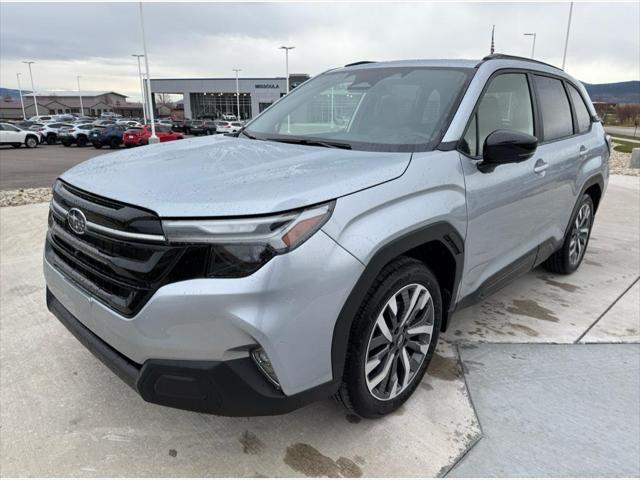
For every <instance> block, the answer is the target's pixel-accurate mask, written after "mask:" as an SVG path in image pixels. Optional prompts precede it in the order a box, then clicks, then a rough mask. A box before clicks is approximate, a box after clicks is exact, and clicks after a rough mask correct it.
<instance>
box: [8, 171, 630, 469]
mask: <svg viewBox="0 0 640 480" xmlns="http://www.w3.org/2000/svg"><path fill="white" fill-rule="evenodd" d="M639 202H640V179H637V178H635V179H634V178H631V177H612V178H611V181H610V185H609V191H608V192H607V194H606V196H605V198H604V200H603V203H602V205H601V208H600V210H599V212H598V215H597V219H596V224H595V226H594V232H593V238H592V241H591V244H590V246H589V250H588V253H587V257H586V259H585V263H584V264H583V266H582V268H581V269H580V271H579V272H577V273H575V274H574V275H571V276H569V277H556V276H552V275H549V274H548V273H546V272H544V271H542V270H536V271H534V272H532V273H530V274H529V275H527V276H525V277H524V278H522V279H520V280H518V281H516V282H514V283H513V284H512V285H510V286H509V287H507V288H506V289H504V290H503V291H501V292H499V293H497V294H496V295H494V296H493V297H492V298H489V299H487V301H485V302H484V303H482V304H480V305H478V306H476V307H472V308H470V309H467V310H463V311H461V312H459V313H457V314H456V315H455V317H454V318H453V322H452V324H451V327H450V331H449V332H447V334H445V335H444V336H443V339H442V341H441V344H440V345H439V347H438V351H437V356H436V357H435V359H434V362H433V363H432V365H431V366H430V368H429V372H428V375H427V376H426V377H425V379H424V381H423V383H422V385H421V388H419V389H418V391H417V394H416V395H415V396H414V398H412V399H411V400H410V401H409V402H408V403H407V404H406V405H405V406H404V407H403V408H402V409H401V410H400V411H399V412H398V413H396V414H394V415H391V416H390V417H388V418H385V419H381V420H377V421H366V420H361V419H358V418H354V417H351V416H349V415H346V413H345V411H344V410H343V409H342V408H341V407H340V406H338V405H337V404H335V403H334V402H333V401H331V400H327V401H323V402H319V403H316V404H314V405H310V406H308V407H306V408H304V409H302V410H299V411H297V412H293V413H291V414H289V415H284V416H280V417H267V418H235V419H229V418H222V417H214V416H207V415H201V414H197V413H191V412H183V411H178V410H173V409H169V408H164V407H160V406H156V405H151V404H147V403H145V402H143V401H142V400H141V399H139V398H138V397H137V396H136V395H135V394H134V393H133V391H131V390H130V389H129V388H128V387H126V386H125V385H124V384H123V383H122V382H121V381H120V380H119V379H118V378H116V377H115V376H114V375H113V374H112V373H111V372H110V371H109V370H108V369H107V368H105V367H104V366H103V365H102V364H100V362H99V361H98V360H96V359H95V358H94V357H93V356H92V355H91V354H90V353H89V352H88V351H86V350H85V349H84V348H83V347H82V346H81V345H80V344H79V343H78V342H77V341H76V340H75V339H74V338H73V337H72V336H71V335H70V334H69V333H68V332H67V331H66V329H65V328H64V327H63V326H62V325H60V324H59V323H58V321H57V320H56V319H55V318H53V317H52V316H51V315H50V314H49V313H48V312H47V311H46V307H45V305H44V282H43V279H42V273H41V255H42V243H43V239H44V235H45V229H46V214H47V206H46V205H44V204H39V205H30V206H24V207H8V208H2V209H0V233H1V235H0V278H1V282H0V373H1V374H0V423H1V432H2V435H0V459H1V461H0V475H2V476H34V475H39V476H124V475H127V476H261V475H267V476H433V475H438V474H445V473H447V472H449V471H450V469H451V468H454V469H453V470H452V471H451V473H454V474H457V472H463V471H464V470H463V469H464V468H469V467H465V462H467V461H470V459H472V458H473V457H472V454H473V453H474V451H476V449H478V448H480V447H481V446H482V445H483V443H487V442H485V440H487V439H488V438H490V437H489V436H488V432H484V436H482V435H483V434H482V432H481V429H480V426H481V425H484V422H483V416H484V415H486V414H485V413H484V411H483V410H479V411H478V414H479V419H478V418H477V417H476V414H475V412H474V410H473V406H472V403H471V401H472V400H473V401H474V402H475V398H474V397H473V395H474V392H475V390H474V388H473V387H472V389H471V397H470V395H469V392H468V391H467V388H466V386H465V380H466V379H467V378H468V375H470V374H471V370H470V369H471V368H475V369H477V372H478V373H479V374H480V373H482V376H478V377H477V379H479V380H478V382H476V383H474V385H476V384H477V385H478V386H479V388H486V385H489V384H488V383H486V382H485V380H482V379H484V378H489V379H490V378H491V372H492V370H493V369H494V366H493V365H494V364H495V362H494V363H493V364H489V363H487V364H485V365H478V364H475V365H474V364H472V363H469V362H468V358H465V357H464V350H461V351H463V360H465V365H466V367H465V368H466V371H467V373H466V376H467V378H465V375H464V374H463V370H462V368H461V367H460V359H459V358H458V345H457V344H460V345H469V344H472V345H474V344H475V345H479V344H481V343H485V342H491V343H496V342H497V343H531V342H533V343H567V344H573V343H574V342H585V343H590V342H599V341H605V342H612V341H614V342H636V343H637V342H638V341H640V338H639V335H640V334H639V332H640V307H639V306H638V303H637V302H636V301H635V299H636V297H637V295H638V289H637V285H638V284H637V279H638V275H639V274H640V252H639V248H638V238H639V232H640V215H639V207H638V205H639ZM634 295H635V296H634ZM480 347H481V348H483V347H484V346H483V345H480ZM487 347H491V345H487ZM498 347H499V345H498ZM512 347H513V346H512V345H504V348H505V350H504V352H507V351H508V350H507V349H508V348H512ZM540 347H543V345H540ZM584 347H585V346H584V345H572V346H567V347H566V348H568V349H580V348H584ZM587 347H590V345H587ZM626 347H627V346H625V345H612V348H613V349H614V350H611V351H610V352H609V353H607V354H606V355H605V357H606V356H610V357H612V358H616V356H618V358H622V356H624V355H631V356H633V355H634V353H633V351H632V353H629V354H627V353H624V352H626V351H627V350H623V349H625V348H626ZM460 348H461V349H462V347H460ZM496 348H497V347H496ZM616 348H620V350H615V349H616ZM496 351H498V350H496ZM583 351H587V350H583ZM511 353H513V352H511ZM496 355H497V354H496ZM516 355H517V354H516ZM527 355H528V354H527ZM598 355H600V356H602V355H604V354H600V353H599V354H598ZM523 356H524V355H523ZM600 356H597V357H598V358H600ZM496 358H498V357H496ZM527 358H528V359H529V360H528V361H523V362H524V363H523V364H522V365H523V370H521V372H525V373H526V372H528V371H530V369H531V368H534V367H535V363H536V362H537V361H538V360H537V359H538V358H539V357H538V356H536V355H534V354H531V355H528V356H527ZM543 358H544V355H543ZM567 358H568V357H567ZM472 361H474V360H473V359H472ZM498 361H499V359H497V360H496V362H498ZM480 363H483V362H480ZM581 365H582V364H581ZM596 366H597V365H596V362H591V363H589V362H586V363H584V372H585V375H587V374H589V373H590V372H591V373H594V374H598V373H599V374H600V375H607V372H604V371H603V370H597V369H596V370H594V368H595V367H596ZM549 368H550V369H552V368H553V365H550V366H549ZM621 368H622V367H621ZM625 368H626V367H625ZM625 368H622V373H620V375H622V376H623V377H624V379H626V378H627V376H624V375H627V374H628V373H629V372H631V373H633V370H632V368H635V367H633V365H632V366H631V367H629V368H630V369H631V370H628V369H625ZM627 370H628V372H627ZM624 372H627V373H624ZM512 373H513V375H518V372H516V371H515V370H514V371H513V372H512ZM622 376H621V377H619V378H620V381H621V382H622V381H624V379H623V378H622ZM563 378H565V379H570V375H569V376H566V375H565V376H564V377H563ZM566 381H567V382H568V381H569V380H566ZM558 382H559V383H557V385H559V386H558V387H557V388H565V389H568V390H567V392H571V391H572V390H571V388H569V386H568V385H570V383H562V379H561V380H558ZM576 388H577V387H576ZM581 388H582V387H581ZM604 390H606V388H605V386H602V387H599V389H597V390H594V394H593V395H595V396H594V397H593V398H594V399H595V400H594V401H596V400H598V398H599V397H598V395H601V394H602V392H603V391H604ZM578 391H580V390H576V392H578ZM514 392H515V391H514ZM514 392H512V393H514ZM533 392H534V394H532V395H534V396H533V398H534V399H535V398H536V397H535V395H537V393H535V391H533ZM598 392H600V393H598ZM515 393H517V392H515ZM518 398H520V399H522V395H520V396H519V397H518ZM573 398H574V400H573V401H574V403H575V402H578V403H580V402H581V397H580V396H574V397H573ZM515 400H517V398H515V397H514V401H515ZM627 400H628V402H629V403H627V404H625V405H630V406H631V408H634V407H635V409H636V411H637V410H638V409H639V408H640V405H639V404H638V402H637V401H636V400H634V397H629V398H628V399H627ZM505 401H506V400H505ZM598 401H599V400H598ZM634 402H635V403H634ZM596 404H597V402H596ZM521 405H522V407H521V410H514V409H502V410H500V412H501V416H500V418H501V419H502V420H501V421H502V422H503V423H504V425H505V428H511V431H512V432H513V431H514V427H513V425H516V424H517V423H516V421H517V419H518V418H519V415H521V414H522V412H524V413H531V412H528V409H529V408H532V406H531V404H529V406H527V404H526V403H522V404H521ZM625 408H626V407H625ZM585 409H586V406H585ZM584 411H585V412H586V411H587V410H584ZM589 411H590V412H591V413H590V415H596V416H598V415H600V416H598V420H599V422H596V423H598V425H608V423H607V418H608V417H605V416H603V415H604V413H599V412H598V411H595V412H594V411H591V410H589ZM634 418H635V417H633V416H630V417H628V420H629V421H632V420H633V419H634ZM543 420H544V419H543ZM561 420H562V419H561V418H560V420H557V419H555V418H554V419H553V420H551V419H549V421H542V423H540V428H554V429H557V428H563V429H571V428H574V427H575V426H572V425H573V424H572V423H571V422H565V423H561ZM600 420H602V421H600ZM487 421H488V420H487ZM559 421H560V423H558V422H559ZM487 425H488V424H487ZM509 425H511V427H509ZM599 428H601V427H599ZM595 433H597V432H595ZM521 437H522V436H521ZM531 438H536V437H531ZM538 438H542V437H538ZM549 438H551V437H549ZM553 438H555V439H556V440H555V441H556V442H563V441H565V440H564V439H568V438H569V439H570V438H572V437H570V436H569V437H562V436H560V437H553ZM606 438H607V439H608V441H609V442H611V444H612V445H617V444H620V442H624V441H626V442H627V443H629V444H630V445H631V447H633V446H634V445H637V444H638V441H637V439H636V443H635V444H634V443H633V439H632V440H631V441H629V440H628V439H627V437H626V436H625V435H622V433H620V432H618V430H615V429H614V430H613V431H612V432H609V433H607V436H606ZM520 440H521V441H523V442H524V440H525V438H521V439H520ZM567 441H568V440H567ZM474 445H475V446H474ZM492 445H493V444H492ZM560 446H562V445H559V446H558V447H560ZM471 447H473V448H471ZM470 448H471V450H470V451H468V452H467V450H469V449H470ZM492 448H494V447H492ZM495 448H497V450H495V455H497V456H498V457H502V456H503V453H504V450H503V449H504V448H505V447H504V446H502V447H500V446H499V445H498V446H497V447H495ZM478 451H482V450H478ZM465 452H467V454H466V455H465V456H464V458H463V459H462V461H460V459H461V458H462V455H463V454H464V453H465ZM479 455H480V457H483V455H482V454H479ZM509 458H515V460H513V465H515V463H516V461H517V460H518V459H517V457H509ZM598 459H599V460H598V465H595V466H594V465H591V464H589V463H588V462H587V463H585V468H584V469H583V471H582V473H581V474H582V475H584V476H589V475H592V474H597V473H603V472H604V473H607V472H610V474H611V475H614V474H624V473H626V472H627V470H624V469H620V468H618V465H619V464H618V463H615V462H613V461H612V463H610V464H606V465H604V464H603V462H606V459H600V457H598ZM601 464H602V465H601ZM476 465H480V464H476ZM513 465H512V466H513ZM596 466H601V467H603V468H600V469H597V468H595V467H596ZM592 467H593V468H592ZM604 467H607V468H608V469H604ZM466 471H470V470H466ZM471 471H475V472H478V474H482V471H481V470H474V469H471ZM505 471H508V472H513V473H512V474H513V475H517V474H518V473H517V472H518V471H517V470H513V469H511V470H505ZM487 472H488V473H486V474H487V475H489V474H490V472H489V471H487ZM616 472H617V473H616ZM528 474H529V475H532V474H533V475H535V472H534V471H533V470H532V471H531V472H528Z"/></svg>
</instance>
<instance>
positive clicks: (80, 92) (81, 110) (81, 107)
mask: <svg viewBox="0 0 640 480" xmlns="http://www.w3.org/2000/svg"><path fill="white" fill-rule="evenodd" d="M76 80H78V96H79V97H80V114H81V115H82V116H83V117H84V107H83V106H82V90H80V75H78V76H77V77H76Z"/></svg>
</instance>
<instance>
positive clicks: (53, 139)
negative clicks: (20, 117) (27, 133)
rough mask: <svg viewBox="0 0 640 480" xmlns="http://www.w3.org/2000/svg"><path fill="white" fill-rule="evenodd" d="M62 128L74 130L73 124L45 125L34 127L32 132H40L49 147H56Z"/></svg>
mask: <svg viewBox="0 0 640 480" xmlns="http://www.w3.org/2000/svg"><path fill="white" fill-rule="evenodd" d="M62 128H73V124H71V123H59V122H52V123H45V124H43V125H41V126H35V125H34V126H32V127H31V128H30V130H32V131H35V132H39V133H40V135H42V136H43V137H44V139H45V141H46V142H47V143H48V144H49V145H55V144H56V143H57V142H58V134H59V133H60V129H62Z"/></svg>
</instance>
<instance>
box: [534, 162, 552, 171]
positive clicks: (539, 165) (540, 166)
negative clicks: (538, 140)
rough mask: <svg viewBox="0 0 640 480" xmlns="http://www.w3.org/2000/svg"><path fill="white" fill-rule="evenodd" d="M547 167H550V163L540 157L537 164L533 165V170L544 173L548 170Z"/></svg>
mask: <svg viewBox="0 0 640 480" xmlns="http://www.w3.org/2000/svg"><path fill="white" fill-rule="evenodd" d="M547 168H549V164H548V163H547V162H545V161H544V160H542V159H540V160H538V161H537V162H536V164H535V166H534V167H533V171H534V172H535V173H544V172H546V170H547Z"/></svg>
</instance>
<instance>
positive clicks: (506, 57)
mask: <svg viewBox="0 0 640 480" xmlns="http://www.w3.org/2000/svg"><path fill="white" fill-rule="evenodd" d="M489 60H520V61H523V62H533V63H537V64H539V65H546V66H547V67H551V68H555V69H556V70H560V71H564V70H562V69H561V68H560V67H556V66H555V65H551V64H550V63H545V62H541V61H540V60H534V59H533V58H527V57H518V56H517V55H507V54H504V53H493V54H491V55H487V56H486V57H484V58H483V59H482V60H481V61H480V62H479V63H478V64H477V65H476V67H479V66H480V65H482V64H483V63H484V62H487V61H489Z"/></svg>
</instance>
